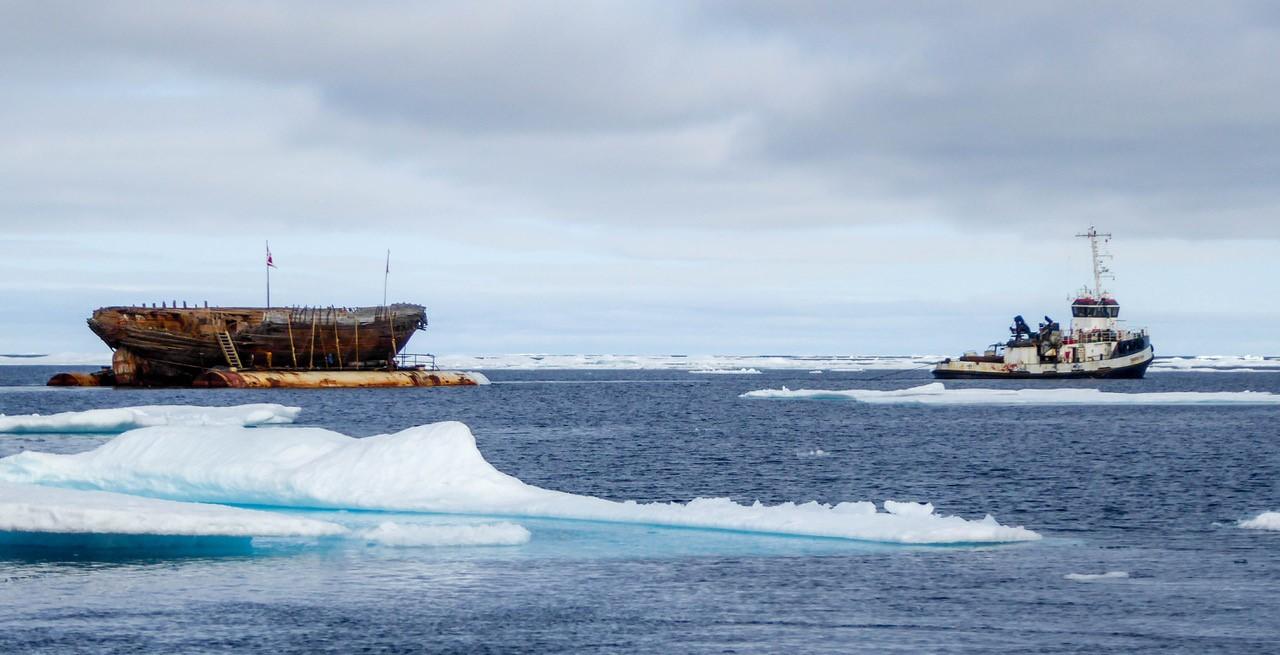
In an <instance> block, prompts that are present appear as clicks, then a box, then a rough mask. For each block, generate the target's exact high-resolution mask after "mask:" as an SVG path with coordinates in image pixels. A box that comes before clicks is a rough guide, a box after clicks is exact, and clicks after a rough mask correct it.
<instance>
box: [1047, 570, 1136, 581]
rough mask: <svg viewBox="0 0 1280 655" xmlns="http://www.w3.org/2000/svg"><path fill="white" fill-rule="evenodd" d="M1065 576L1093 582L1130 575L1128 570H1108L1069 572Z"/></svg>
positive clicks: (1074, 579)
mask: <svg viewBox="0 0 1280 655" xmlns="http://www.w3.org/2000/svg"><path fill="white" fill-rule="evenodd" d="M1062 577H1063V578H1065V579H1067V580H1071V581H1073V582H1093V581H1094V580H1121V579H1124V578H1128V577H1129V572H1128V571H1107V572H1106V573H1068V574H1066V575H1064V576H1062Z"/></svg>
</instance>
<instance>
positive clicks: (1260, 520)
mask: <svg viewBox="0 0 1280 655" xmlns="http://www.w3.org/2000/svg"><path fill="white" fill-rule="evenodd" d="M1239 525H1240V527H1242V528H1249V529H1251V530H1280V512H1263V513H1261V514H1259V515H1257V516H1255V517H1253V518H1251V519H1248V520H1245V521H1241V522H1240V524H1239Z"/></svg>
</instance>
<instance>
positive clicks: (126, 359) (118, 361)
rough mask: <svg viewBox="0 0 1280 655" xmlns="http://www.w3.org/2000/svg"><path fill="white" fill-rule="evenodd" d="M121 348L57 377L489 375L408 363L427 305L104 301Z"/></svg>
mask: <svg viewBox="0 0 1280 655" xmlns="http://www.w3.org/2000/svg"><path fill="white" fill-rule="evenodd" d="M88 322H89V329H91V330H93V332H94V334H97V335H98V336H99V337H100V338H101V339H102V340H103V341H104V342H105V343H106V344H107V346H108V347H110V348H111V349H112V351H113V354H112V357H111V367H110V368H108V369H103V370H102V371H99V372H97V373H91V374H86V373H61V374H58V375H55V376H54V377H53V378H52V379H50V380H49V384H50V385H54V386H64V385H71V386H85V385H115V386H139V387H152V386H194V387H405V386H447V385H474V384H483V383H484V382H487V380H485V379H484V376H483V375H480V374H477V373H463V372H457V371H438V370H435V366H434V359H433V358H432V359H429V360H427V361H429V362H430V366H429V368H428V366H427V365H422V364H417V365H408V364H407V362H406V359H405V357H406V356H404V355H402V354H401V351H402V350H403V349H404V347H405V344H406V343H407V342H408V341H409V337H411V336H412V335H413V334H414V333H415V332H416V331H418V330H421V329H424V328H426V326H427V315H426V308H424V307H423V306H422V305H414V304H408V303H397V304H393V305H383V306H378V307H355V308H347V307H208V306H205V307H187V306H186V303H183V306H182V307H177V303H176V302H175V303H174V306H172V307H170V306H168V305H167V304H166V303H162V304H161V306H160V307H158V308H157V307H155V306H154V305H152V306H151V307H145V306H128V307H124V306H121V307H103V308H100V309H97V310H95V311H94V312H93V315H92V316H91V317H90V318H89V320H88Z"/></svg>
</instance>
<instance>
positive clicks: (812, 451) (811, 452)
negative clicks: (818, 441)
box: [796, 448, 831, 457]
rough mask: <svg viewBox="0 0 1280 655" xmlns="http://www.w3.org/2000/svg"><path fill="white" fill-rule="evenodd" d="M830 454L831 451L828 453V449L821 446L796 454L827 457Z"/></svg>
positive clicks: (799, 455)
mask: <svg viewBox="0 0 1280 655" xmlns="http://www.w3.org/2000/svg"><path fill="white" fill-rule="evenodd" d="M830 454H831V453H828V452H827V451H825V450H823V449H821V448H810V449H809V450H802V451H800V452H798V453H796V456H797V457H826V456H827V455H830Z"/></svg>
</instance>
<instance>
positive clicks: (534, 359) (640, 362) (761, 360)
mask: <svg viewBox="0 0 1280 655" xmlns="http://www.w3.org/2000/svg"><path fill="white" fill-rule="evenodd" d="M941 360H942V355H904V356H898V357H885V356H875V355H549V354H516V355H440V356H438V357H437V358H436V363H437V364H438V365H439V366H440V367H441V368H447V369H481V370H492V369H515V370H539V369H607V370H676V371H691V370H722V369H739V368H754V369H760V370H768V369H784V370H801V371H806V370H811V369H816V368H822V369H827V370H833V371H866V370H897V369H909V368H919V367H921V366H927V365H929V364H933V363H936V362H938V361H941Z"/></svg>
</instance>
